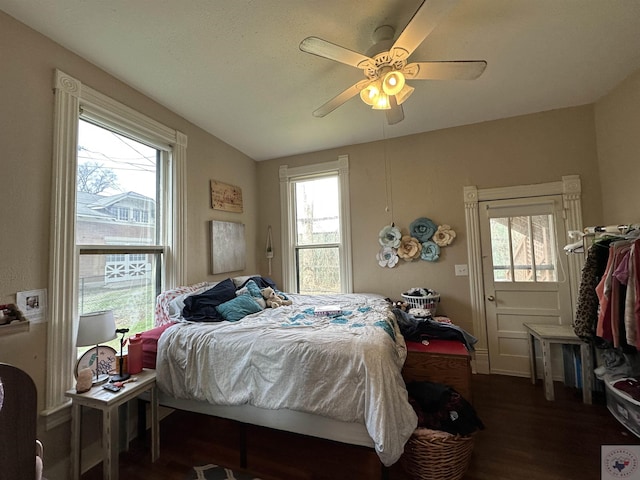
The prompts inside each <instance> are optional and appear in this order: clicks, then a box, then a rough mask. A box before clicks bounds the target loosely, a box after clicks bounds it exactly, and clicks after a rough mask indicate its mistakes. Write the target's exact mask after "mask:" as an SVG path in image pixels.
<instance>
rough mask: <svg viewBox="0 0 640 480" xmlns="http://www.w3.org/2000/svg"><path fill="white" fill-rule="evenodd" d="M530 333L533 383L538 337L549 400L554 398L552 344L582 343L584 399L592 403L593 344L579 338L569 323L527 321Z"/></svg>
mask: <svg viewBox="0 0 640 480" xmlns="http://www.w3.org/2000/svg"><path fill="white" fill-rule="evenodd" d="M524 326H525V327H526V329H527V331H528V333H529V335H530V342H529V362H530V366H531V383H533V384H535V383H536V353H535V352H536V351H535V341H536V339H538V341H539V342H540V346H541V347H542V376H543V379H544V396H545V398H546V399H547V400H554V399H555V394H554V391H553V374H552V372H551V344H552V343H559V344H562V345H580V360H581V363H582V372H581V376H582V401H583V403H588V404H590V403H591V390H592V385H591V374H592V372H593V368H592V363H593V361H592V359H591V346H590V345H589V344H587V343H585V342H583V341H582V340H580V338H578V336H577V335H576V334H575V332H574V331H573V327H571V326H569V325H546V324H532V323H525V324H524Z"/></svg>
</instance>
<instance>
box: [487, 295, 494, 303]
mask: <svg viewBox="0 0 640 480" xmlns="http://www.w3.org/2000/svg"><path fill="white" fill-rule="evenodd" d="M495 299H496V297H494V296H493V295H489V296H488V297H487V300H489V301H490V302H493V301H494V300H495Z"/></svg>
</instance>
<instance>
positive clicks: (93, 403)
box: [65, 369, 160, 480]
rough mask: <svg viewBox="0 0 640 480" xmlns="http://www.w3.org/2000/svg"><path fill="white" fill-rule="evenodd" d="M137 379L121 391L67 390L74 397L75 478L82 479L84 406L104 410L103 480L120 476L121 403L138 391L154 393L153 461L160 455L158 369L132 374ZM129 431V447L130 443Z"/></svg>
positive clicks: (75, 479) (95, 387)
mask: <svg viewBox="0 0 640 480" xmlns="http://www.w3.org/2000/svg"><path fill="white" fill-rule="evenodd" d="M133 377H135V378H136V381H135V382H129V383H126V384H125V386H124V388H122V389H121V390H120V391H119V392H116V393H113V392H110V391H108V390H105V389H104V388H102V385H96V386H94V387H93V388H91V390H89V391H88V392H85V393H76V390H75V389H73V390H68V391H67V392H66V393H65V395H66V396H67V397H69V398H70V399H71V402H72V407H71V408H72V411H71V461H72V472H71V473H72V475H71V478H72V479H73V480H79V479H80V450H81V443H80V436H81V426H82V407H89V408H95V409H98V410H101V411H102V450H103V457H102V468H103V478H104V480H118V454H119V448H118V439H119V434H118V428H119V423H118V407H119V406H120V405H122V404H124V403H125V402H128V401H129V400H132V399H134V398H136V397H137V396H138V395H140V394H142V393H144V392H147V391H148V392H149V393H150V397H151V461H152V462H155V461H156V460H157V458H158V456H159V455H160V435H159V434H160V428H159V421H158V393H157V390H156V372H155V370H146V369H145V370H143V371H142V372H140V373H137V374H135V375H133ZM128 443H129V442H128V435H127V447H128Z"/></svg>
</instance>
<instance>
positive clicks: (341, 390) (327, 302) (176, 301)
mask: <svg viewBox="0 0 640 480" xmlns="http://www.w3.org/2000/svg"><path fill="white" fill-rule="evenodd" d="M264 281H265V280H264V279H262V277H259V276H256V277H239V278H235V279H227V280H225V282H226V285H227V292H226V295H229V291H228V290H229V282H233V286H234V287H233V289H234V293H233V294H234V297H236V298H239V297H243V298H241V299H240V300H241V301H242V302H245V301H247V302H248V299H247V298H246V297H247V296H249V297H252V293H253V300H256V303H258V302H257V300H258V298H257V295H258V293H259V292H260V291H261V290H262V289H263V287H264V285H265V283H264ZM251 283H253V284H254V285H256V286H258V290H257V292H258V293H257V292H256V289H255V288H253V287H252V285H251ZM248 286H249V287H251V288H248ZM215 288H221V287H219V286H218V285H217V284H197V285H191V286H188V287H180V288H178V289H173V290H170V291H167V292H163V294H161V295H160V296H159V297H158V300H157V304H156V326H157V327H158V328H160V329H161V330H162V334H161V336H160V337H159V339H158V342H157V355H156V374H157V383H158V386H159V388H160V402H161V404H163V405H166V406H169V407H172V408H178V409H182V410H189V411H195V412H199V413H205V414H210V415H215V416H219V417H223V418H230V419H233V420H237V421H240V422H243V423H249V424H255V425H260V426H265V427H270V428H276V429H280V430H285V431H291V432H295V433H299V434H304V435H310V436H316V437H320V438H326V439H330V440H335V441H339V442H343V443H348V444H354V445H362V446H366V447H372V448H373V449H375V451H376V453H377V454H378V456H379V458H380V460H381V462H382V463H383V464H384V465H386V466H389V465H391V464H393V463H395V462H396V461H397V460H398V459H399V457H400V456H401V455H402V453H403V450H404V444H405V443H406V441H407V439H408V438H409V437H410V435H411V433H412V432H413V431H414V430H415V428H416V425H417V417H416V414H415V412H414V410H413V408H412V406H411V405H410V404H409V402H408V396H407V391H406V388H405V384H404V381H403V379H402V375H401V369H402V366H403V364H404V361H405V358H406V345H405V342H404V339H403V337H402V335H401V334H400V331H399V328H398V325H397V323H396V321H395V317H394V315H393V312H392V311H391V307H390V305H389V303H388V302H387V301H386V300H385V299H384V298H382V297H381V296H379V295H371V294H345V295H320V296H308V295H297V294H286V295H284V294H283V295H284V296H285V297H286V298H287V299H289V300H290V301H291V302H292V304H291V305H288V306H281V307H278V308H264V309H262V308H260V309H259V310H258V311H252V308H254V307H252V308H250V309H248V310H247V309H245V308H244V306H243V304H240V303H238V302H239V301H236V300H234V299H233V298H232V299H230V300H228V301H226V302H222V303H218V305H216V306H215V307H214V308H215V310H216V311H217V312H218V313H219V312H220V311H225V312H228V313H229V315H230V317H229V318H230V320H223V321H213V322H211V321H193V320H191V321H189V320H186V318H191V319H193V318H195V317H194V315H193V314H194V313H195V314H196V317H197V314H198V311H196V310H197V309H194V308H190V307H193V305H194V303H197V299H202V298H205V299H206V302H205V303H206V306H205V307H206V308H205V310H206V309H209V312H211V311H212V310H211V308H212V307H211V302H209V297H207V295H208V293H207V292H211V291H212V290H214V289H215ZM279 293H281V292H279ZM191 300H193V302H190V301H191ZM218 300H220V299H216V301H218ZM228 302H231V303H232V304H233V305H232V306H231V307H229V308H227V307H225V304H226V303H228ZM259 305H260V303H259ZM327 306H334V307H336V306H337V307H338V308H339V313H338V312H332V313H331V314H328V315H326V314H325V315H321V314H319V312H320V311H321V310H322V309H323V307H327ZM185 307H186V308H185ZM220 307H223V308H220ZM200 320H202V319H200Z"/></svg>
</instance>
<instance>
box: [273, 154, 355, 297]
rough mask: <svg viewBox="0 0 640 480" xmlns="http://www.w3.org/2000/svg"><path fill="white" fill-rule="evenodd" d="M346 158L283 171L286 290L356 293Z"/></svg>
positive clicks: (312, 292)
mask: <svg viewBox="0 0 640 480" xmlns="http://www.w3.org/2000/svg"><path fill="white" fill-rule="evenodd" d="M348 185H349V178H348V159H347V157H346V156H342V157H340V158H339V159H338V161H336V162H330V163H327V164H319V165H309V166H305V167H296V168H289V167H288V166H286V165H283V166H282V167H280V191H281V201H282V210H283V215H282V218H283V219H284V221H283V235H282V238H283V246H282V249H283V252H285V254H284V255H283V273H284V275H283V276H284V288H285V289H286V290H288V291H290V292H298V293H304V294H317V293H340V292H345V293H346V292H351V291H352V283H353V281H352V278H351V242H350V237H351V235H350V230H349V224H350V222H349V200H348V198H349V195H348Z"/></svg>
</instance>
